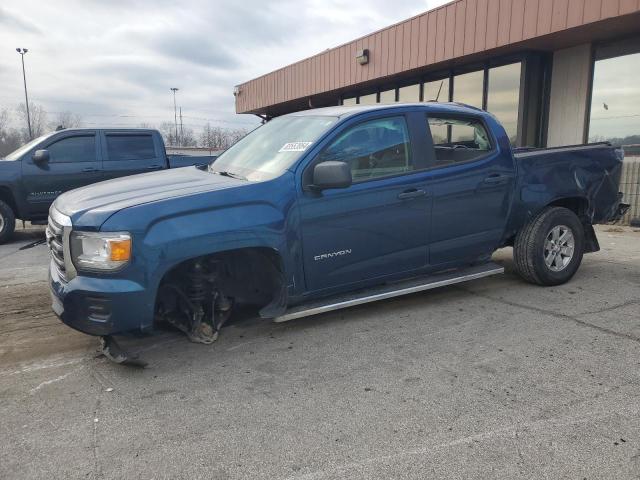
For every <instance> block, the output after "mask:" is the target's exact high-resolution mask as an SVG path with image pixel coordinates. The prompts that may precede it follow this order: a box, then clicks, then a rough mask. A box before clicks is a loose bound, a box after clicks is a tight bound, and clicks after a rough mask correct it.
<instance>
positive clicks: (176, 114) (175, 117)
mask: <svg viewBox="0 0 640 480" xmlns="http://www.w3.org/2000/svg"><path fill="white" fill-rule="evenodd" d="M178 90H179V88H176V87H171V91H172V92H173V121H174V122H175V124H176V136H175V141H176V142H178V109H177V108H176V92H177V91H178Z"/></svg>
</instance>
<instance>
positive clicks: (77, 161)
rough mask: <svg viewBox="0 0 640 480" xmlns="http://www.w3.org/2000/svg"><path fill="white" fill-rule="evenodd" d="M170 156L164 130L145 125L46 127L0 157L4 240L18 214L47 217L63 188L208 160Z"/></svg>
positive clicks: (24, 217) (1, 240) (0, 216)
mask: <svg viewBox="0 0 640 480" xmlns="http://www.w3.org/2000/svg"><path fill="white" fill-rule="evenodd" d="M208 161H209V159H204V160H203V159H202V158H201V157H185V158H168V157H167V155H166V153H165V149H164V143H163V141H162V136H161V135H160V133H158V132H157V131H156V130H144V129H127V130H123V129H108V130H104V129H67V130H60V131H57V132H52V133H48V134H46V135H43V136H41V137H39V138H36V139H35V140H33V141H31V142H29V143H28V144H26V145H24V146H23V147H21V148H19V149H18V150H16V151H15V152H13V153H10V154H9V155H8V156H7V157H5V158H0V244H2V243H4V242H5V241H7V240H8V239H9V237H10V236H11V234H12V233H13V230H14V228H15V222H16V219H20V220H23V221H24V220H29V221H32V222H34V223H40V222H41V223H43V224H44V223H46V221H47V214H48V212H49V206H50V205H51V203H53V201H54V200H55V198H56V197H57V196H58V195H60V194H61V193H62V192H66V191H67V190H72V189H74V188H78V187H83V186H85V185H89V184H91V183H96V182H100V181H102V180H107V179H110V178H116V177H122V176H125V175H132V174H134V173H141V172H146V171H149V170H164V169H167V168H177V167H186V166H191V165H197V164H199V163H208Z"/></svg>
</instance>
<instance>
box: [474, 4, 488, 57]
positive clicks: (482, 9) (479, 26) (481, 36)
mask: <svg viewBox="0 0 640 480" xmlns="http://www.w3.org/2000/svg"><path fill="white" fill-rule="evenodd" d="M488 4H489V0H478V3H477V5H476V17H477V19H478V21H477V23H476V38H475V41H474V47H473V51H474V52H481V51H483V50H484V49H485V48H486V45H487V9H488Z"/></svg>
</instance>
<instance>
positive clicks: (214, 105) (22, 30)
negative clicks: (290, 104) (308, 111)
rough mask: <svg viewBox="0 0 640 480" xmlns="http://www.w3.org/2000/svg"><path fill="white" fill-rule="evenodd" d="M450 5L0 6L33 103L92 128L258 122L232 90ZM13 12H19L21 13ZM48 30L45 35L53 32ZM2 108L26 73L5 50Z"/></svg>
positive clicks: (0, 52)
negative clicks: (179, 118) (178, 120)
mask: <svg viewBox="0 0 640 480" xmlns="http://www.w3.org/2000/svg"><path fill="white" fill-rule="evenodd" d="M442 3H445V0H429V1H425V0H422V1H417V0H394V2H388V1H387V0H279V1H264V0H242V1H239V0H216V1H213V2H212V1H210V0H184V1H182V2H175V1H174V0H110V1H108V2H105V1H103V0H58V1H56V2H43V1H42V0H3V2H2V4H3V7H1V8H0V45H5V46H6V45H8V46H10V47H18V46H21V47H27V48H29V54H28V55H27V56H26V57H25V63H26V68H27V82H28V86H29V98H30V99H31V100H33V101H34V102H36V103H39V104H42V105H44V106H45V108H46V109H47V110H48V111H49V112H59V111H65V110H70V111H72V112H77V113H80V114H82V116H83V117H84V118H85V122H86V123H88V124H89V123H91V124H92V125H99V124H105V125H106V124H107V123H108V124H110V125H113V124H118V125H122V126H125V125H126V126H135V125H136V124H138V123H141V122H145V123H151V124H156V125H157V124H159V123H161V122H162V121H166V120H172V119H173V97H172V94H171V91H170V90H169V89H170V87H178V88H179V89H180V90H179V92H178V95H177V101H178V105H179V106H182V107H183V115H184V117H185V125H186V124H187V122H188V123H189V125H191V126H193V128H194V129H198V128H201V126H202V125H203V124H204V123H206V122H207V121H211V123H212V124H214V125H215V124H217V125H221V126H229V127H231V126H233V127H237V126H241V125H251V126H253V125H256V124H257V123H258V122H259V120H258V119H257V118H256V117H254V116H250V115H242V116H240V115H236V114H235V105H234V97H233V87H234V85H236V84H239V83H242V82H244V81H247V80H249V79H251V78H255V77H258V76H260V75H262V74H265V73H268V72H270V71H273V70H275V69H278V68H280V67H283V66H285V65H288V64H290V63H293V62H295V61H298V60H300V59H302V58H305V57H309V56H311V55H314V54H316V53H318V52H321V51H323V50H325V49H327V48H330V47H335V46H337V45H339V44H341V43H344V42H347V41H349V40H352V39H354V38H356V37H358V36H362V35H365V34H367V33H370V32H372V31H374V30H377V29H379V28H382V27H385V26H387V25H390V24H392V23H394V22H397V21H400V20H403V19H404V18H408V17H410V16H412V15H415V14H417V13H419V12H421V11H425V10H427V9H429V8H431V7H433V6H437V4H442ZM16 12H19V14H17V13H16ZM45 25H46V29H45V28H43V27H42V28H41V27H40V26H45ZM0 85H3V90H2V91H0V109H2V108H3V107H5V108H6V107H8V108H10V109H14V108H15V106H16V105H17V104H18V103H19V102H21V98H22V95H23V92H22V70H21V66H20V61H19V57H18V55H17V54H16V53H15V51H14V50H13V48H3V49H0Z"/></svg>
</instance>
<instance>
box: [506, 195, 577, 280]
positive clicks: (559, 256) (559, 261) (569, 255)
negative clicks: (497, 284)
mask: <svg viewBox="0 0 640 480" xmlns="http://www.w3.org/2000/svg"><path fill="white" fill-rule="evenodd" d="M584 243H585V239H584V226H583V225H582V223H581V222H580V219H579V218H578V217H577V216H576V214H575V213H573V212H572V211H571V210H569V209H567V208H563V207H548V208H546V209H544V210H543V211H542V212H540V213H539V214H538V215H537V216H536V217H535V218H534V219H532V220H531V221H530V222H529V223H527V224H526V225H525V226H524V227H523V228H522V229H521V230H520V232H518V235H517V236H516V241H515V244H514V249H513V254H514V261H515V265H516V269H517V270H518V273H519V274H520V276H521V277H522V278H524V279H525V280H526V281H528V282H530V283H535V284H538V285H560V284H562V283H565V282H568V281H569V280H570V279H571V277H573V276H574V275H575V273H576V271H577V270H578V267H580V263H581V262H582V255H583V253H584Z"/></svg>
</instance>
